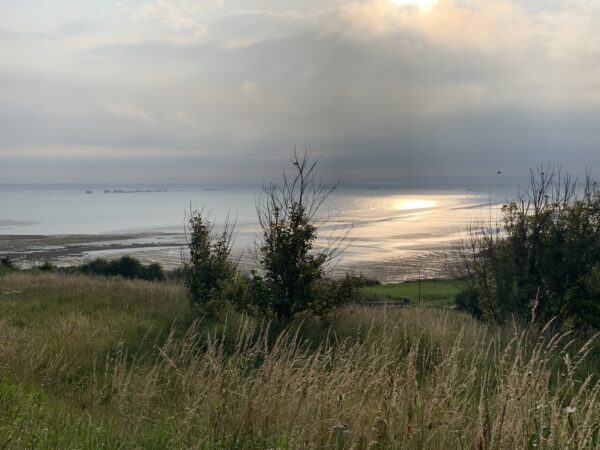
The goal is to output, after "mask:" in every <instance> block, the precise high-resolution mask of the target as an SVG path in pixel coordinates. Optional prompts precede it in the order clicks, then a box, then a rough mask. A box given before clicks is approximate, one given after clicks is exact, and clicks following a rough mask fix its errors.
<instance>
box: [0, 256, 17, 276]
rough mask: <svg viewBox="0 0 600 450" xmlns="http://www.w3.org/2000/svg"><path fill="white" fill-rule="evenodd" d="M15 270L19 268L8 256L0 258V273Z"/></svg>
mask: <svg viewBox="0 0 600 450" xmlns="http://www.w3.org/2000/svg"><path fill="white" fill-rule="evenodd" d="M15 270H19V268H18V267H17V265H16V264H15V263H14V262H13V261H12V260H11V259H10V258H7V257H6V256H3V257H2V258H0V275H2V274H5V273H8V272H13V271H15Z"/></svg>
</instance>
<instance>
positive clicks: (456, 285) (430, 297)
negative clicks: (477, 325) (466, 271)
mask: <svg viewBox="0 0 600 450" xmlns="http://www.w3.org/2000/svg"><path fill="white" fill-rule="evenodd" d="M420 285H421V287H420V290H421V304H423V305H426V304H431V306H450V305H453V304H454V298H455V297H456V294H458V293H459V292H460V291H461V290H462V289H463V288H464V286H465V285H464V282H462V281H460V280H426V281H421V283H420ZM364 291H365V292H367V293H369V294H374V295H376V296H378V297H381V298H382V299H403V298H408V299H409V300H410V302H411V304H412V305H417V304H418V303H419V282H418V281H408V282H405V283H396V284H385V285H380V286H368V287H366V288H364Z"/></svg>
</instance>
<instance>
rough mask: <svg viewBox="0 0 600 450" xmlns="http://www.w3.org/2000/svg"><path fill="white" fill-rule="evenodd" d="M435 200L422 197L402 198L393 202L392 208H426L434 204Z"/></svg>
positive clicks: (405, 209) (403, 209) (404, 209)
mask: <svg viewBox="0 0 600 450" xmlns="http://www.w3.org/2000/svg"><path fill="white" fill-rule="evenodd" d="M436 204H437V203H436V202H435V201H433V200H428V199H424V198H403V199H400V200H397V201H396V202H394V209H396V210H400V211H408V210H411V209H426V208H433V207H434V206H436Z"/></svg>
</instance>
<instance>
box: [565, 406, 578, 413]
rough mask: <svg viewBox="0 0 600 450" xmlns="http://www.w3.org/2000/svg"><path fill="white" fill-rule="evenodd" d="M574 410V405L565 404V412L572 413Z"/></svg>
mask: <svg viewBox="0 0 600 450" xmlns="http://www.w3.org/2000/svg"><path fill="white" fill-rule="evenodd" d="M576 410H577V408H575V407H573V406H567V407H566V408H565V412H566V413H567V414H573V413H574V412H575V411H576Z"/></svg>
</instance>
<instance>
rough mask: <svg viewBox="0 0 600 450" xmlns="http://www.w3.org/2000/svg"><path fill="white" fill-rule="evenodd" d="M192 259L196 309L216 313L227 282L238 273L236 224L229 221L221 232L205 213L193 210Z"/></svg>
mask: <svg viewBox="0 0 600 450" xmlns="http://www.w3.org/2000/svg"><path fill="white" fill-rule="evenodd" d="M188 224H189V230H188V248H189V259H188V260H187V261H186V262H185V264H184V280H185V287H186V289H187V294H188V299H189V302H190V305H191V307H192V308H193V309H194V310H197V311H199V312H201V313H202V314H204V315H209V316H215V315H216V314H218V312H219V311H220V310H221V308H222V306H223V304H224V302H225V299H226V291H227V287H228V286H227V285H228V284H229V283H231V282H232V281H233V280H234V279H235V278H236V274H237V268H236V265H235V264H234V263H233V262H232V261H231V258H230V255H231V244H232V237H233V227H232V226H230V224H229V223H228V222H226V224H225V227H224V230H223V231H222V233H220V234H215V233H214V232H213V226H212V224H211V223H210V221H209V220H208V219H206V218H205V217H204V216H203V215H202V213H201V212H198V211H193V212H192V214H191V215H190V218H189V220H188Z"/></svg>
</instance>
